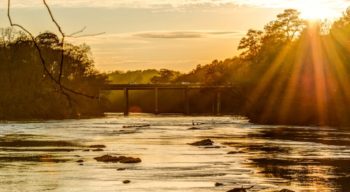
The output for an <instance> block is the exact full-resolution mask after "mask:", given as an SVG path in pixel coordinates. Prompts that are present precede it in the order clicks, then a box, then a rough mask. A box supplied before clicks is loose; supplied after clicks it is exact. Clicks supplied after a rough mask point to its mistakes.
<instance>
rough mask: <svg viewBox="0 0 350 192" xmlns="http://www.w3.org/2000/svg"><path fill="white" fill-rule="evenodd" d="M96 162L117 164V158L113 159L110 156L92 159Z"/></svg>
mask: <svg viewBox="0 0 350 192" xmlns="http://www.w3.org/2000/svg"><path fill="white" fill-rule="evenodd" d="M94 159H95V160H96V161H100V162H106V163H108V162H111V163H117V162H118V161H119V157H114V156H111V155H103V156H101V157H95V158H94Z"/></svg>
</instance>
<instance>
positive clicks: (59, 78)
mask: <svg viewBox="0 0 350 192" xmlns="http://www.w3.org/2000/svg"><path fill="white" fill-rule="evenodd" d="M43 3H44V5H45V7H46V9H47V11H48V13H49V15H50V17H51V20H52V21H53V22H54V23H55V25H56V27H57V29H58V30H59V32H60V34H61V36H62V39H61V46H62V47H61V49H62V52H61V63H60V64H61V65H60V74H59V77H58V79H56V78H55V77H54V76H53V74H52V73H51V72H50V71H49V69H48V68H47V65H46V61H45V59H44V56H43V54H42V50H41V48H40V46H39V44H38V43H37V41H36V40H35V37H34V35H33V34H32V33H31V32H30V31H29V30H27V29H26V28H25V27H24V26H22V25H20V24H17V23H14V22H13V20H12V17H11V0H7V18H8V20H9V22H10V25H11V26H12V27H18V28H20V29H21V30H23V31H24V32H25V33H27V35H29V37H30V40H31V41H32V42H33V44H34V46H35V48H36V50H37V52H38V55H39V58H40V62H41V64H42V66H43V69H44V72H45V74H46V75H48V77H49V78H50V79H51V81H52V82H54V83H55V84H56V85H57V86H59V88H60V89H59V90H60V92H61V94H63V95H65V96H66V97H67V100H68V102H69V103H70V105H71V97H70V96H69V94H67V92H69V93H73V94H75V95H79V96H84V97H87V98H90V99H99V97H96V96H91V95H88V94H85V93H81V92H78V91H75V90H73V89H71V88H68V87H66V86H64V85H63V84H62V83H61V77H62V74H63V60H64V40H65V34H64V32H63V30H62V28H61V27H60V25H59V24H58V22H57V21H56V19H55V18H54V16H53V14H52V11H51V9H50V7H49V5H48V4H47V3H46V0H43Z"/></svg>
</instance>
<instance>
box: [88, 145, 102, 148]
mask: <svg viewBox="0 0 350 192" xmlns="http://www.w3.org/2000/svg"><path fill="white" fill-rule="evenodd" d="M89 147H90V148H106V145H90V146H89Z"/></svg>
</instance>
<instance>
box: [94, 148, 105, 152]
mask: <svg viewBox="0 0 350 192" xmlns="http://www.w3.org/2000/svg"><path fill="white" fill-rule="evenodd" d="M92 151H94V152H97V151H103V149H101V148H98V149H93V150H92Z"/></svg>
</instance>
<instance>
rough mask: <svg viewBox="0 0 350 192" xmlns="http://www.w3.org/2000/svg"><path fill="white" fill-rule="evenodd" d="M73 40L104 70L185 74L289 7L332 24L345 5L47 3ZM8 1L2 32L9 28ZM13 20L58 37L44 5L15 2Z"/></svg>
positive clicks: (227, 53)
mask: <svg viewBox="0 0 350 192" xmlns="http://www.w3.org/2000/svg"><path fill="white" fill-rule="evenodd" d="M47 2H48V3H49V4H50V5H51V7H52V9H53V12H54V14H55V15H56V18H57V20H58V21H59V22H60V24H61V25H62V27H63V29H64V30H65V32H66V33H71V32H74V31H77V30H79V29H81V28H82V27H84V26H86V27H87V29H86V31H85V32H86V33H99V32H105V34H103V35H100V36H95V37H84V38H75V39H70V40H69V41H71V42H75V43H83V42H85V43H87V44H89V45H90V46H91V48H92V52H93V56H94V58H95V61H96V67H97V68H98V69H99V70H102V71H111V70H124V71H125V70H135V69H147V68H157V69H159V68H170V69H175V70H180V71H189V70H191V69H192V68H194V67H195V66H196V65H197V64H207V63H210V62H211V61H212V60H214V59H225V58H230V57H233V56H234V55H236V54H237V50H236V47H237V45H238V42H239V40H240V38H241V37H242V36H243V35H244V34H245V32H246V31H247V30H248V29H249V28H257V29H261V28H262V27H263V25H265V24H266V23H267V22H269V21H270V20H272V19H274V17H275V15H276V14H278V13H280V12H281V11H282V10H283V9H286V8H296V9H298V10H300V11H301V13H302V16H303V17H304V18H308V19H318V18H321V19H324V18H331V19H332V18H336V17H339V16H340V15H341V13H342V12H343V11H344V10H345V9H346V8H347V6H349V5H350V1H348V0H98V1H96V0H47ZM5 8H6V1H1V2H0V27H7V26H8V21H7V20H6V10H5ZM13 19H14V20H15V21H16V22H19V23H22V24H23V25H25V26H26V27H27V28H29V29H30V30H31V31H33V32H34V33H39V32H43V31H47V30H51V31H55V28H54V26H53V25H52V23H51V22H50V21H49V18H48V15H47V13H46V12H45V9H44V7H43V6H42V5H41V0H13Z"/></svg>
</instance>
